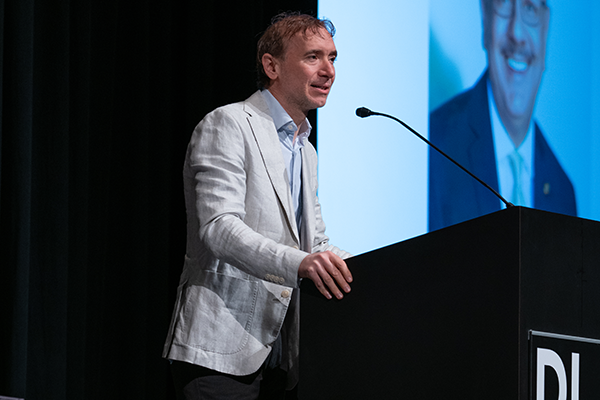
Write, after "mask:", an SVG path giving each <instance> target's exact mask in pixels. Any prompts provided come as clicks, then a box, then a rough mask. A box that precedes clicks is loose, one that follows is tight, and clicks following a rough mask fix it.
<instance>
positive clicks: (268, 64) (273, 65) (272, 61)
mask: <svg viewBox="0 0 600 400" xmlns="http://www.w3.org/2000/svg"><path fill="white" fill-rule="evenodd" d="M261 61H262V66H263V69H264V70H265V74H267V76H268V77H269V79H271V80H275V79H276V78H277V76H278V68H277V59H276V58H275V57H273V56H272V55H271V54H269V53H265V54H263V56H262V59H261Z"/></svg>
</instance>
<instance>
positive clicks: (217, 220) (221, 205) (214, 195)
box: [184, 107, 307, 287]
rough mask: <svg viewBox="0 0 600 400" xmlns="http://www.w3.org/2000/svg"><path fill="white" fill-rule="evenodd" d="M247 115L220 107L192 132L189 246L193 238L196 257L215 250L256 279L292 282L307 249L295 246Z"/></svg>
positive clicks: (187, 166)
mask: <svg viewBox="0 0 600 400" xmlns="http://www.w3.org/2000/svg"><path fill="white" fill-rule="evenodd" d="M246 118H247V114H245V113H244V112H243V111H242V110H241V108H239V107H238V108H234V107H223V108H220V109H217V110H215V111H213V112H212V113H210V114H208V115H207V116H206V117H205V118H204V119H203V120H202V121H201V122H200V124H199V125H198V126H197V127H196V129H195V131H194V133H193V135H192V139H191V141H190V145H189V147H188V153H187V156H186V164H185V166H184V179H185V184H184V186H186V192H187V193H186V207H187V208H188V211H187V212H188V235H190V232H189V231H190V229H192V230H194V229H197V236H195V235H196V233H195V232H192V238H191V239H190V237H189V236H188V252H189V251H190V250H189V249H190V247H192V248H193V247H194V246H195V241H198V246H199V248H197V249H196V251H195V253H197V254H198V256H199V257H211V256H214V257H215V258H216V259H218V261H219V262H225V263H227V264H230V265H232V266H234V267H236V268H237V269H239V270H241V271H243V272H246V273H248V274H250V275H253V276H255V277H257V278H259V279H267V280H269V278H268V277H273V276H277V277H282V278H283V279H281V278H279V279H280V281H279V282H277V283H280V284H282V285H285V286H290V287H297V286H298V267H299V265H300V263H301V262H302V260H303V259H304V257H306V255H307V253H306V252H304V251H301V250H299V249H298V248H297V246H296V243H295V242H294V240H293V236H292V234H291V233H290V229H289V226H287V225H286V222H285V221H286V220H285V215H284V213H283V210H282V206H281V204H280V203H279V201H278V200H277V197H276V195H275V194H274V191H273V187H272V186H271V183H270V181H269V179H268V175H267V173H266V171H265V168H264V165H263V163H262V160H261V156H260V152H259V151H258V148H257V144H256V141H254V140H253V138H252V134H251V130H250V127H249V125H248V121H247V120H246ZM190 208H191V210H190ZM190 213H192V214H196V215H192V218H190V215H189V214H190ZM190 224H192V225H194V224H197V226H195V227H194V226H191V227H190ZM193 236H195V238H194V237H193ZM204 248H205V249H207V250H209V252H210V254H209V255H206V254H203V253H206V252H205V251H203V250H204ZM205 264H206V263H205Z"/></svg>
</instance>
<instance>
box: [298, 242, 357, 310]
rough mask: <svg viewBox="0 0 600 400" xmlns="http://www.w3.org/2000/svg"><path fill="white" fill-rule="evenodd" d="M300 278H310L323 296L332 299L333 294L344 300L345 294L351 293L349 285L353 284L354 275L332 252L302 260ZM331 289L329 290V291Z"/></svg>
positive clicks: (314, 254) (299, 271)
mask: <svg viewBox="0 0 600 400" xmlns="http://www.w3.org/2000/svg"><path fill="white" fill-rule="evenodd" d="M298 276H299V277H300V278H308V279H310V280H311V281H313V282H314V284H315V286H316V287H317V289H318V290H319V292H321V294H322V295H323V296H325V297H326V298H328V299H331V298H332V296H331V293H333V295H334V296H335V297H336V298H337V299H342V298H343V297H344V294H343V293H342V291H341V290H340V288H341V289H342V290H343V291H344V292H345V293H349V292H350V285H349V283H350V282H352V274H351V273H350V270H349V269H348V266H347V265H346V262H345V261H344V260H343V259H342V258H341V257H340V256H338V255H336V254H334V253H332V252H331V251H324V252H321V253H313V254H309V255H308V256H306V257H305V258H304V260H302V262H301V263H300V267H299V268H298ZM328 289H329V290H328Z"/></svg>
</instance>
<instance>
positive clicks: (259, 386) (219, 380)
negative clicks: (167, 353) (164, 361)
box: [171, 361, 297, 400]
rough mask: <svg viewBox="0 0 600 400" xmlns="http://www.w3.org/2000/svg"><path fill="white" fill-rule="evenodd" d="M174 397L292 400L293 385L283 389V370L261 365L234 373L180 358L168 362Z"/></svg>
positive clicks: (179, 398)
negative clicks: (241, 372) (238, 373)
mask: <svg viewBox="0 0 600 400" xmlns="http://www.w3.org/2000/svg"><path fill="white" fill-rule="evenodd" d="M171 372H172V374H173V382H174V384H175V392H176V394H177V400H225V399H226V400H257V399H260V400H296V399H297V394H296V389H295V388H294V389H293V390H291V391H286V390H285V386H286V375H287V374H286V372H285V371H283V370H282V369H280V368H274V369H271V368H266V367H262V368H261V369H259V370H258V371H256V372H255V373H253V374H251V375H245V376H234V375H228V374H223V373H221V372H217V371H213V370H211V369H208V368H204V367H200V366H198V365H193V364H189V363H186V362H181V361H173V362H172V364H171Z"/></svg>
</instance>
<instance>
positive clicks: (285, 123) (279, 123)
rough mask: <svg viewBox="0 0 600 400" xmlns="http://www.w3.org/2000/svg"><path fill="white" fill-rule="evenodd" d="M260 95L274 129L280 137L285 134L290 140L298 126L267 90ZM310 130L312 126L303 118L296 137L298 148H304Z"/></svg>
mask: <svg viewBox="0 0 600 400" xmlns="http://www.w3.org/2000/svg"><path fill="white" fill-rule="evenodd" d="M261 93H262V95H263V98H264V99H265V102H266V103H267V106H268V107H269V111H270V114H271V118H273V122H274V123H275V129H276V130H277V132H278V133H279V134H280V136H281V134H285V135H287V136H288V137H289V138H290V140H291V139H292V138H293V137H294V133H295V132H296V129H298V126H297V125H296V124H295V123H294V120H292V117H290V116H289V114H288V113H287V112H286V111H285V109H284V108H283V107H282V106H281V104H279V101H277V99H276V98H275V96H273V95H272V94H271V92H269V90H268V89H265V90H263V91H261ZM311 130H312V126H311V125H310V122H308V118H305V119H304V121H302V124H301V125H300V132H299V133H298V137H297V142H298V144H299V145H300V146H304V143H305V141H306V139H307V138H308V137H309V136H310V132H311Z"/></svg>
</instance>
